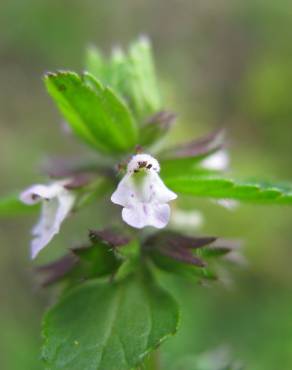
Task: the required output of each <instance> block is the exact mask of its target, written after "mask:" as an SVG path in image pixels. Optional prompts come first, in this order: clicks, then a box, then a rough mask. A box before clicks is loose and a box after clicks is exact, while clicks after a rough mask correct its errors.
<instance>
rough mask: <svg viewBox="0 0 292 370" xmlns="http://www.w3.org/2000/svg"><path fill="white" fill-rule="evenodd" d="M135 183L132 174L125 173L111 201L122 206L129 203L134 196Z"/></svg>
mask: <svg viewBox="0 0 292 370" xmlns="http://www.w3.org/2000/svg"><path fill="white" fill-rule="evenodd" d="M133 195H134V193H133V183H132V179H131V176H130V175H128V174H127V175H125V176H124V177H123V178H122V180H121V181H120V183H119V185H118V187H117V189H116V191H115V192H114V193H113V194H112V196H111V201H112V202H113V203H115V204H118V205H120V206H123V207H126V206H128V205H129V203H130V201H131V198H132V197H133Z"/></svg>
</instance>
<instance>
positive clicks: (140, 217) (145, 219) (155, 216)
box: [122, 203, 170, 229]
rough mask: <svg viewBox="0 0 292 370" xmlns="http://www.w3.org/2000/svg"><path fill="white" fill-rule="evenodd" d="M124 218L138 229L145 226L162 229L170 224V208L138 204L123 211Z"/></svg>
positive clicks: (167, 206) (166, 205) (165, 205)
mask: <svg viewBox="0 0 292 370" xmlns="http://www.w3.org/2000/svg"><path fill="white" fill-rule="evenodd" d="M122 218H123V220H124V221H125V222H126V223H127V224H128V225H130V226H132V227H135V228H137V229H142V228H143V227H145V226H153V227H156V228H158V229H162V228H163V227H165V226H166V225H167V224H168V221H169V218H170V207H169V205H168V204H158V203H157V204H153V203H136V204H133V205H132V206H131V207H130V208H124V209H123V210H122Z"/></svg>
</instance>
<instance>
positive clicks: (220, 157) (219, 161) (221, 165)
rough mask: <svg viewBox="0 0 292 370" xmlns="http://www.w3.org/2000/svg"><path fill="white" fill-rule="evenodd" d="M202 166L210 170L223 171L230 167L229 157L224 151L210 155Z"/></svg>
mask: <svg viewBox="0 0 292 370" xmlns="http://www.w3.org/2000/svg"><path fill="white" fill-rule="evenodd" d="M201 166H202V167H203V168H206V169H208V170H215V171H223V170H226V169H227V168H228V166H229V155H228V152H227V151H226V150H224V149H221V150H219V151H217V152H216V153H213V154H211V155H209V156H208V157H207V158H205V159H204V160H203V161H202V162H201Z"/></svg>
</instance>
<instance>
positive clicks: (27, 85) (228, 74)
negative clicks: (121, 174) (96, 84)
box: [0, 0, 292, 370]
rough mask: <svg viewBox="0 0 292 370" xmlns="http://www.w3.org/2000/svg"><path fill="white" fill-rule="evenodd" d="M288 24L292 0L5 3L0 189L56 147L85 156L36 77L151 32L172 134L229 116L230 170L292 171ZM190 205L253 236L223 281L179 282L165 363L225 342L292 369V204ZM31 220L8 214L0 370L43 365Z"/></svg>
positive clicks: (33, 172)
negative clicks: (243, 260)
mask: <svg viewBox="0 0 292 370" xmlns="http://www.w3.org/2000/svg"><path fill="white" fill-rule="evenodd" d="M291 24H292V2H291V1H289V0H278V1H274V0H265V1H261V0H245V1H241V0H233V1H232V0H193V1H191V0H158V1H157V0H156V1H153V0H148V1H142V0H123V1H117V0H116V1H114V0H107V1H97V0H96V1H93V0H83V1H80V0H78V1H77V0H70V1H69V0H42V1H40V0H9V1H8V0H6V1H5V0H2V1H1V5H0V81H1V87H0V95H1V96H0V124H1V127H0V135H1V136H0V137H1V145H0V165H1V183H0V192H1V194H5V193H9V192H10V191H11V190H12V189H16V190H21V189H23V188H24V187H26V186H27V185H29V184H31V183H33V182H36V181H40V180H41V179H43V178H42V176H41V171H40V164H41V163H42V162H43V161H44V160H45V158H47V157H48V155H57V154H65V155H78V154H79V153H86V149H85V148H83V147H81V146H79V144H77V143H76V142H75V141H74V140H71V139H70V138H67V137H66V136H65V135H63V134H62V129H61V125H60V116H59V115H58V113H57V111H56V109H55V107H54V106H53V104H52V102H51V100H50V98H49V97H48V96H47V94H46V92H45V89H44V86H43V83H42V80H41V78H42V74H43V73H44V72H45V71H48V70H56V69H74V70H77V71H81V70H82V68H83V63H84V51H85V48H86V46H87V45H88V44H89V43H94V44H96V45H98V46H100V47H101V48H103V50H104V51H106V52H109V51H110V49H111V47H112V46H114V45H116V44H117V43H121V44H122V45H126V44H127V43H128V42H129V41H132V40H133V39H135V38H136V37H137V36H138V35H140V34H145V33H146V34H148V35H149V36H150V37H151V39H152V41H153V45H154V51H155V57H156V65H157V69H158V72H159V76H160V84H161V88H162V90H163V94H164V97H165V102H166V107H168V108H171V109H172V110H175V111H177V112H178V113H179V125H177V126H176V128H175V129H174V132H173V136H172V138H171V139H172V141H174V140H175V139H176V138H178V137H179V138H180V139H183V138H184V137H189V136H190V135H193V136H199V135H201V134H204V133H207V132H208V131H209V130H210V129H212V128H215V127H219V126H221V125H223V126H225V127H227V128H228V137H229V142H230V150H231V153H232V168H233V171H234V172H235V174H238V175H246V176H257V177H260V176H261V177H263V178H268V179H272V180H273V179H275V178H279V179H283V180H289V179H292V166H291V164H292V163H291V157H292V149H291V141H292V103H291V86H292V43H291V40H292V27H291ZM184 201H185V200H183V201H182V204H183V203H184ZM187 201H188V202H189V199H187ZM192 204H193V206H194V207H197V208H199V209H202V210H203V211H204V216H205V219H206V224H205V226H204V228H203V230H202V232H203V233H208V234H215V235H220V236H224V237H229V238H239V239H244V240H245V255H246V256H247V258H248V260H249V266H248V267H246V268H244V269H240V268H238V269H235V270H234V271H233V272H232V274H231V276H232V280H233V284H232V285H229V286H228V287H224V286H222V285H220V284H218V283H215V284H213V285H211V286H209V287H204V286H196V287H190V286H188V287H186V289H185V291H184V290H180V294H181V295H182V299H184V300H185V302H186V304H185V306H184V315H183V320H182V324H181V331H180V333H179V335H178V336H177V337H175V338H173V339H171V340H170V341H169V342H168V343H167V344H166V345H165V347H163V350H162V355H161V361H163V363H164V364H165V365H164V367H165V369H170V368H171V366H173V364H175V363H176V361H177V360H178V359H180V358H181V357H183V356H189V355H191V354H196V353H199V352H203V351H206V350H209V349H212V348H216V347H217V346H219V345H222V344H227V345H230V346H231V348H232V350H233V353H234V356H235V357H236V358H238V359H241V360H242V361H243V362H244V363H246V368H247V369H250V370H276V369H281V370H289V369H292V319H291V316H292V315H291V314H292V286H291V282H292V269H291V261H292V248H291V245H290V243H291V240H292V228H291V220H292V217H291V216H292V210H291V209H288V208H280V207H277V206H275V207H271V206H268V207H256V206H251V205H245V206H242V207H240V208H238V209H237V210H235V211H232V212H230V211H227V210H225V209H223V208H220V207H218V206H216V205H214V204H209V205H208V204H207V202H202V201H200V202H197V201H196V200H194V201H192ZM34 220H35V216H32V217H26V218H24V217H23V218H21V217H20V218H17V219H14V218H13V219H12V218H10V219H7V220H4V221H3V220H1V224H0V230H1V232H0V242H1V252H0V256H1V259H0V266H1V272H0V281H1V283H0V299H1V306H0V368H1V370H19V369H22V370H34V369H42V364H41V362H40V360H39V346H40V342H41V339H40V334H39V333H40V319H41V315H42V313H43V311H44V309H45V307H46V306H47V305H48V304H49V303H50V298H49V293H48V292H44V291H42V289H40V288H39V287H38V285H37V284H36V282H35V279H34V274H33V271H32V263H31V261H29V258H28V243H29V229H30V227H31V225H32V223H33V222H34ZM98 222H99V221H98V216H96V218H94V217H93V216H92V214H91V213H90V212H88V213H84V215H83V217H81V218H79V219H77V220H75V224H76V225H77V226H78V227H76V228H74V231H72V230H71V232H67V236H66V237H64V238H65V239H64V240H65V241H66V243H65V242H64V243H63V239H62V238H63V236H61V237H58V238H57V241H56V242H54V243H53V245H52V247H51V251H49V252H44V254H46V253H56V254H58V253H60V250H61V249H62V248H63V250H64V249H65V247H66V245H68V242H71V243H72V242H76V241H77V242H78V241H80V240H81V241H82V240H84V238H85V236H86V230H87V229H88V227H97V226H98ZM66 230H67V231H68V230H69V229H68V226H65V231H66ZM74 232H75V234H74ZM65 234H66V232H65ZM60 245H62V248H61V249H60V248H59V246H60ZM177 369H178V368H177ZM180 369H181V370H184V369H185V370H189V368H187V367H184V366H182V367H180ZM173 370H176V368H175V367H174V368H173Z"/></svg>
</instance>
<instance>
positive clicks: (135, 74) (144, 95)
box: [128, 37, 161, 118]
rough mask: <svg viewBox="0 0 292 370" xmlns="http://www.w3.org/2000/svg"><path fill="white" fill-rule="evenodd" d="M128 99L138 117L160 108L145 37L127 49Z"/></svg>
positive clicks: (150, 55) (150, 54) (148, 46)
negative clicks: (131, 102) (130, 100)
mask: <svg viewBox="0 0 292 370" xmlns="http://www.w3.org/2000/svg"><path fill="white" fill-rule="evenodd" d="M128 89H129V91H130V94H129V95H130V98H131V99H132V101H133V106H134V108H135V111H136V113H137V115H138V117H141V118H144V117H147V116H149V115H151V114H153V113H155V112H157V111H158V110H160V108H161V101H160V95H159V90H158V86H157V81H156V75H155V69H154V62H153V58H152V50H151V44H150V42H149V40H148V39H147V38H145V37H141V38H140V39H139V40H138V41H136V42H134V43H133V44H132V45H131V46H130V49H129V79H128Z"/></svg>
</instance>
